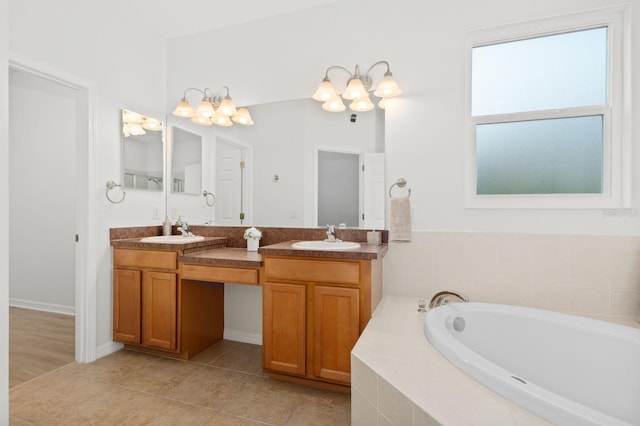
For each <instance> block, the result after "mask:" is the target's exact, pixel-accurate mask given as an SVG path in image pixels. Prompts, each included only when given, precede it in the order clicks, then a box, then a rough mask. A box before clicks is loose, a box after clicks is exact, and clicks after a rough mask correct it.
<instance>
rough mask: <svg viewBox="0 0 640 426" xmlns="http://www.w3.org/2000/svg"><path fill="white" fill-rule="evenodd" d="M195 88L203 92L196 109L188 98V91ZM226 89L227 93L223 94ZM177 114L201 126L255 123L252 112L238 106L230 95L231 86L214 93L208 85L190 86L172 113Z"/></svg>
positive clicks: (223, 87)
mask: <svg viewBox="0 0 640 426" xmlns="http://www.w3.org/2000/svg"><path fill="white" fill-rule="evenodd" d="M193 90H195V91H196V92H199V93H201V94H202V100H201V101H200V103H199V104H198V108H197V109H196V110H195V111H194V109H193V107H192V106H191V104H190V103H189V101H188V100H187V92H189V91H193ZM224 90H226V95H225V96H222V93H223V91H224ZM172 114H173V115H175V116H178V117H183V118H190V119H191V121H192V122H194V123H196V124H199V125H201V126H211V125H212V124H215V125H217V126H222V127H229V126H233V123H238V124H243V125H245V126H250V125H252V124H253V120H252V119H251V114H249V110H248V109H246V108H237V109H236V106H235V104H234V103H233V100H231V96H229V87H228V86H222V87H221V88H220V89H219V90H218V94H217V95H215V94H213V90H211V89H209V88H208V87H206V88H205V89H203V90H201V89H196V88H194V87H190V88H188V89H185V91H184V94H183V95H182V99H181V100H180V102H179V103H178V106H176V109H175V110H174V111H173V113H172Z"/></svg>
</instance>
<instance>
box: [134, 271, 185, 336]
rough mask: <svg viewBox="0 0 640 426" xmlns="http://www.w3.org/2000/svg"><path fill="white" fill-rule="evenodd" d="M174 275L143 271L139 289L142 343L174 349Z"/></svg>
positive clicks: (175, 324) (175, 298) (175, 295)
mask: <svg viewBox="0 0 640 426" xmlns="http://www.w3.org/2000/svg"><path fill="white" fill-rule="evenodd" d="M177 307H178V304H177V284H176V274H172V273H168V272H146V273H145V277H144V283H143V288H142V343H143V344H145V345H150V346H155V347H157V348H162V349H176V329H177Z"/></svg>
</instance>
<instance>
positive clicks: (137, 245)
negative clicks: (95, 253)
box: [111, 237, 227, 253]
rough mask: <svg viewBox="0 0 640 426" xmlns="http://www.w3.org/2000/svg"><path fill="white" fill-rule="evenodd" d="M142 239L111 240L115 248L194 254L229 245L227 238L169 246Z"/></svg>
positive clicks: (206, 238) (214, 238)
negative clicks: (180, 251) (194, 252)
mask: <svg viewBox="0 0 640 426" xmlns="http://www.w3.org/2000/svg"><path fill="white" fill-rule="evenodd" d="M141 240H142V238H123V239H116V240H111V245H112V246H113V247H115V248H133V249H148V250H166V251H179V250H182V251H183V252H185V253H186V252H193V251H199V250H208V249H211V248H215V247H224V246H225V245H226V243H227V239H226V238H225V237H204V240H202V241H195V242H193V243H185V244H181V243H178V244H167V243H148V242H142V241H141Z"/></svg>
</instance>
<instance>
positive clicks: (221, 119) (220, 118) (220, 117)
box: [211, 108, 233, 127]
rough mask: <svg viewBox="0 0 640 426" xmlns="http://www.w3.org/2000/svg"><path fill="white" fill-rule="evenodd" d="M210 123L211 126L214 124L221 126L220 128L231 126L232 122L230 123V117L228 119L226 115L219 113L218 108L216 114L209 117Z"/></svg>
mask: <svg viewBox="0 0 640 426" xmlns="http://www.w3.org/2000/svg"><path fill="white" fill-rule="evenodd" d="M211 121H212V122H213V124H215V125H217V126H221V127H229V126H233V122H232V121H231V117H229V116H228V115H226V114H224V113H222V112H220V108H218V112H217V113H216V115H214V116H213V117H211Z"/></svg>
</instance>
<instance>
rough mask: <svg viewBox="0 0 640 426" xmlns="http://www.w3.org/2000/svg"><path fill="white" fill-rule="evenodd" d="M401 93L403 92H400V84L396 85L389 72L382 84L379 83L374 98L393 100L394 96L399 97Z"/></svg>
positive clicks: (381, 81)
mask: <svg viewBox="0 0 640 426" xmlns="http://www.w3.org/2000/svg"><path fill="white" fill-rule="evenodd" d="M401 93H402V90H400V87H398V83H396V81H395V80H394V78H393V76H392V75H391V72H389V71H387V72H386V73H385V75H384V77H383V78H382V80H380V83H378V88H377V89H376V91H375V92H373V94H374V96H377V97H379V98H393V97H394V96H399V95H400V94H401Z"/></svg>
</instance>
